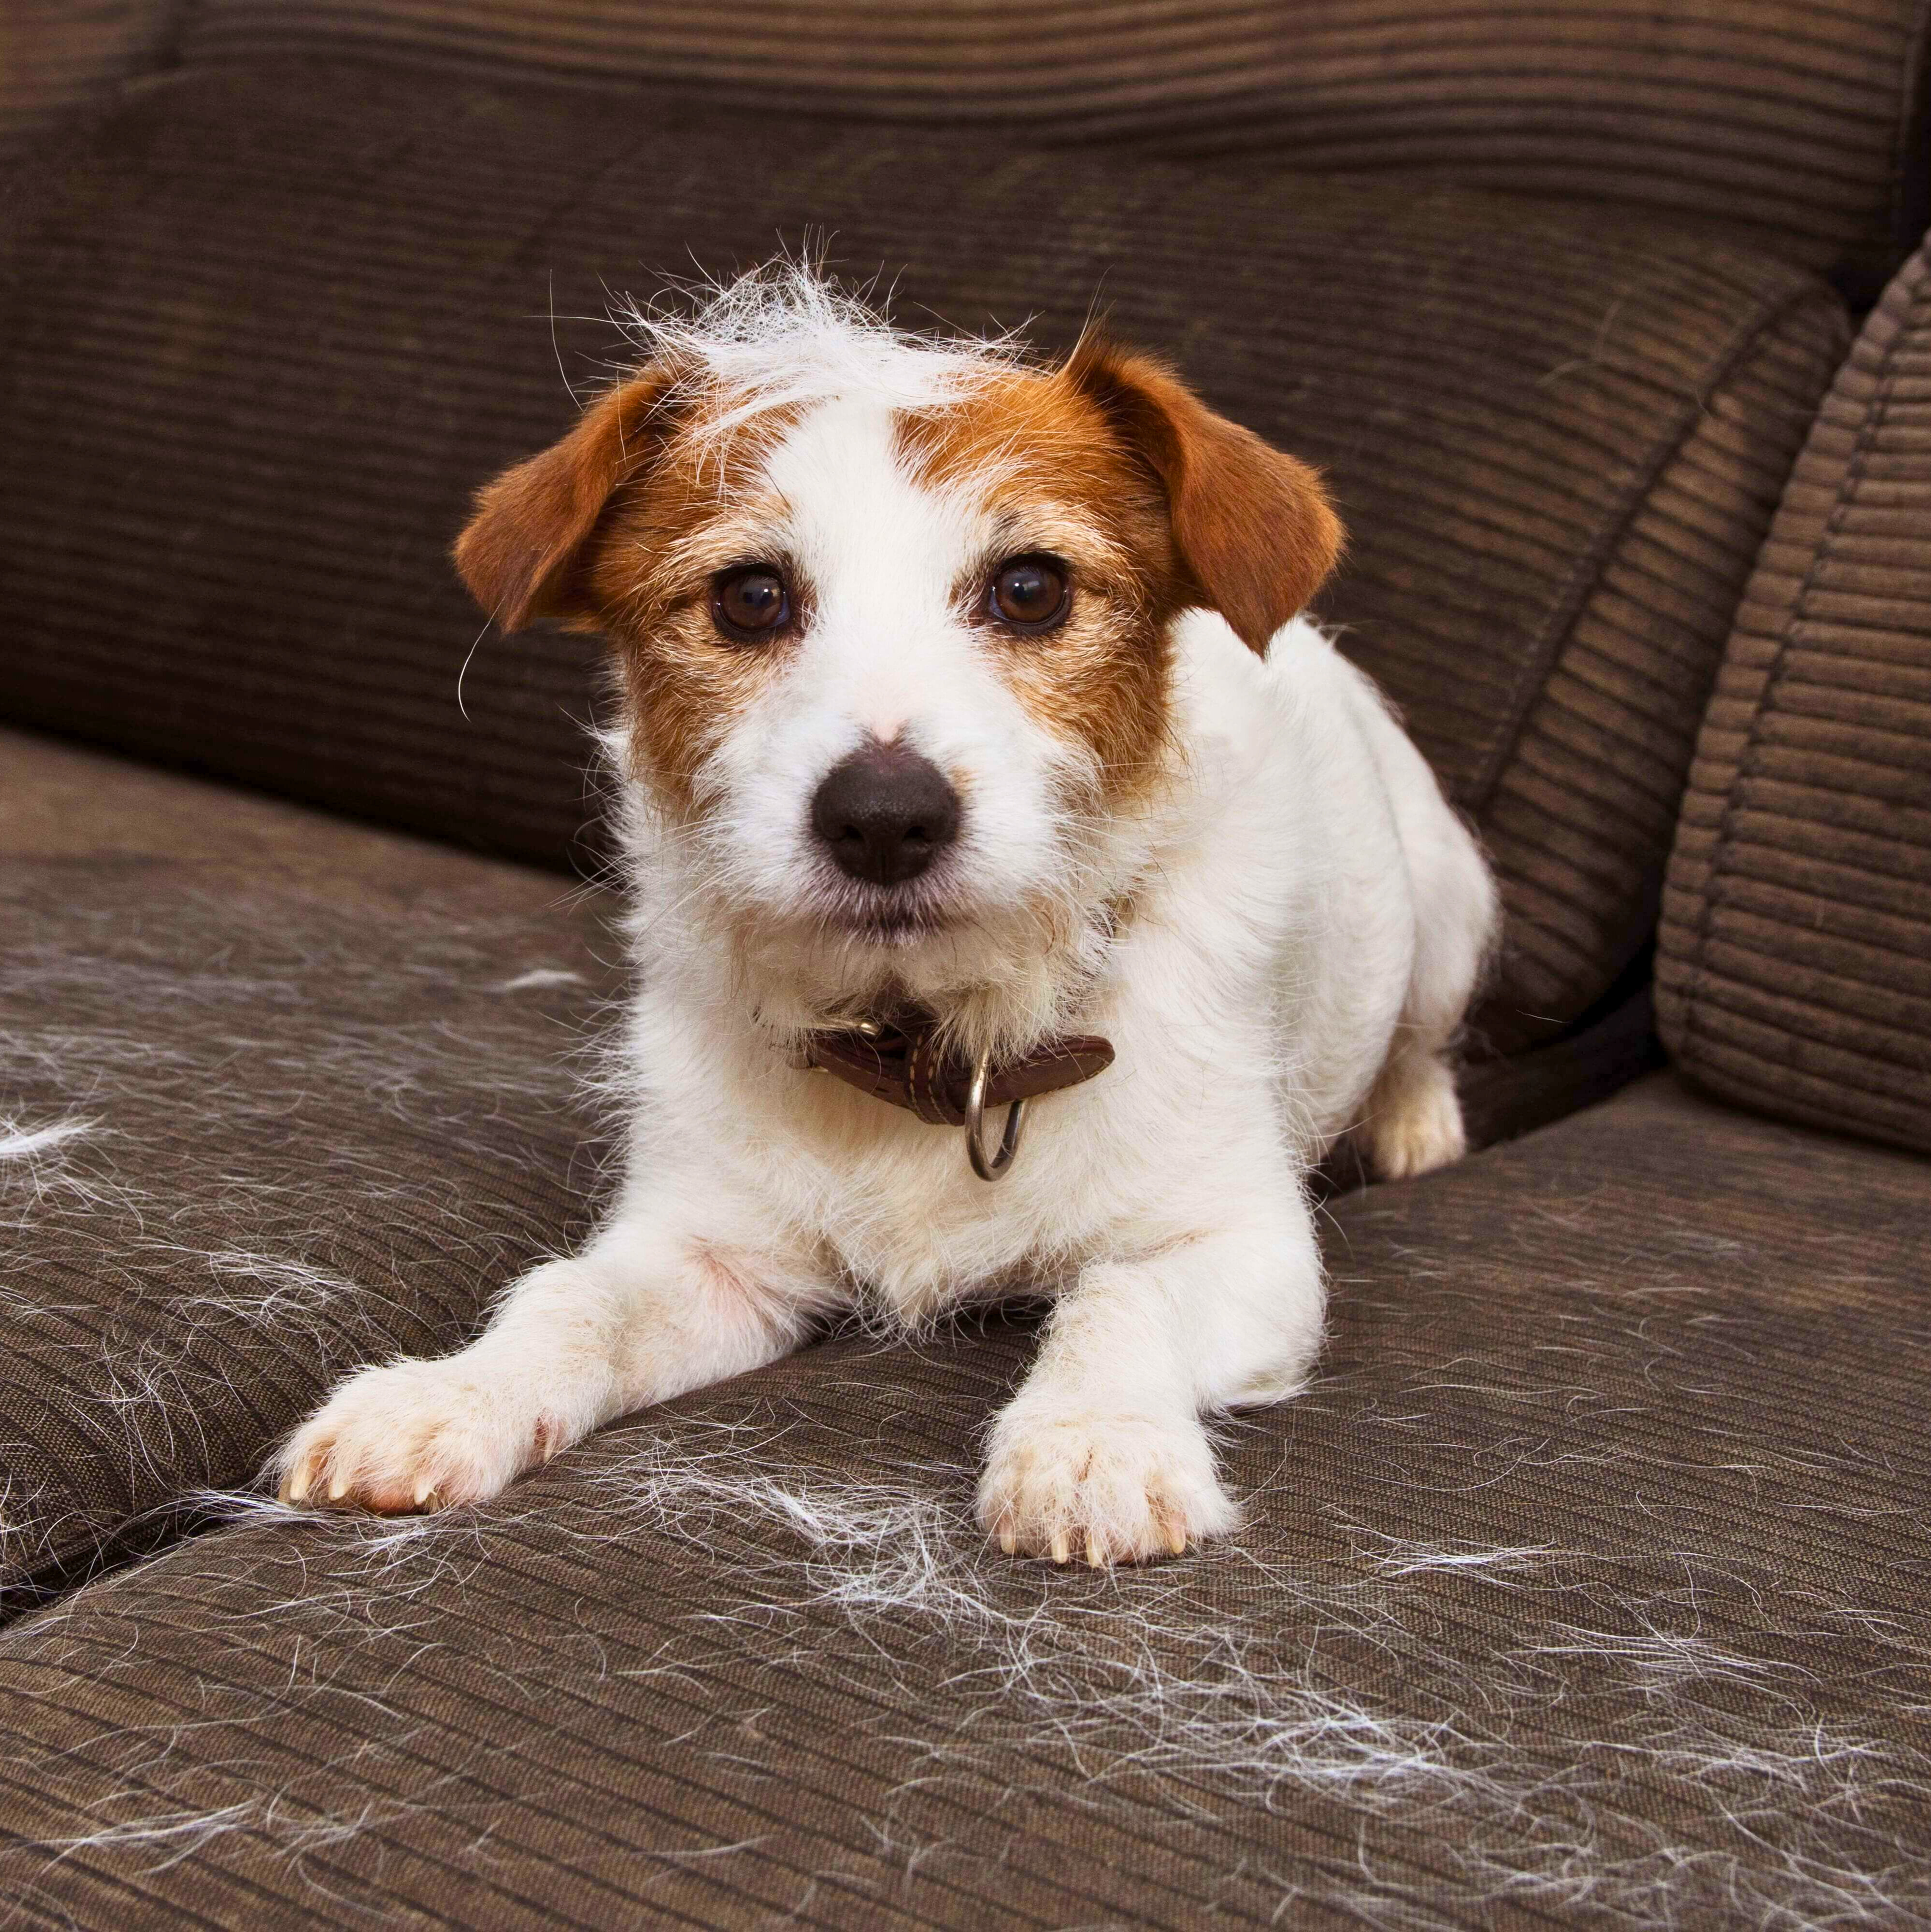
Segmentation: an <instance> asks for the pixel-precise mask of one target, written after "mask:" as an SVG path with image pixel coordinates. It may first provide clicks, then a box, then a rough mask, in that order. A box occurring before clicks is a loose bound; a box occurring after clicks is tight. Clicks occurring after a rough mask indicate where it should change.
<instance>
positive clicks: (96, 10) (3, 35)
mask: <svg viewBox="0 0 1931 1932" xmlns="http://www.w3.org/2000/svg"><path fill="white" fill-rule="evenodd" d="M184 5H185V0H86V4H85V5H77V4H76V0H7V5H5V7H0V157H5V155H6V154H7V153H8V151H9V150H10V149H17V148H24V147H26V145H29V143H31V142H34V141H35V140H37V139H40V138H41V137H42V136H44V133H45V131H46V130H47V129H48V128H49V127H51V126H52V125H53V124H54V123H56V121H59V119H60V118H61V117H62V115H63V114H65V113H71V112H72V111H73V110H76V109H77V108H80V107H84V106H86V104H88V103H89V102H91V101H95V100H98V98H101V96H102V95H105V94H107V93H108V92H111V91H112V90H113V89H114V88H115V87H116V86H118V85H119V83H122V82H123V81H125V80H128V79H129V78H130V77H132V76H134V75H138V74H146V73H149V72H150V71H152V70H153V69H154V68H156V67H158V66H160V65H162V64H163V63H164V62H166V61H167V60H168V59H170V58H172V56H173V52H174V51H175V35H176V31H177V29H178V28H179V26H180V25H181V20H182V11H183V7H184ZM0 165H4V160H0Z"/></svg>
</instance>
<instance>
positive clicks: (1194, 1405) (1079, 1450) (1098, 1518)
mask: <svg viewBox="0 0 1931 1932" xmlns="http://www.w3.org/2000/svg"><path fill="white" fill-rule="evenodd" d="M1322 1301H1323V1289H1322V1283H1321V1271H1320V1256H1319V1254H1318V1253H1317V1249H1316V1246H1315V1241H1314V1227H1313V1223H1312V1221H1311V1217H1310V1216H1309V1214H1308V1209H1307V1208H1306V1205H1305V1202H1303V1201H1302V1198H1301V1196H1300V1194H1299V1190H1297V1189H1296V1187H1295V1185H1294V1183H1293V1179H1292V1178H1291V1177H1290V1176H1287V1175H1283V1176H1282V1177H1281V1187H1280V1190H1279V1195H1278V1198H1275V1199H1263V1200H1260V1201H1258V1202H1256V1203H1255V1211H1254V1214H1253V1217H1252V1218H1251V1220H1248V1222H1247V1223H1246V1224H1245V1225H1244V1226H1240V1225H1237V1226H1234V1227H1233V1228H1230V1229H1227V1230H1225V1231H1224V1232H1218V1233H1215V1234H1212V1235H1197V1236H1195V1237H1194V1238H1191V1239H1183V1240H1179V1241H1175V1242H1173V1244H1171V1245H1169V1246H1167V1247H1162V1248H1161V1249H1159V1250H1156V1251H1155V1252H1154V1253H1152V1254H1149V1255H1147V1256H1143V1257H1142V1258H1140V1259H1135V1260H1131V1261H1111V1262H1102V1263H1099V1264H1097V1265H1094V1266H1092V1267H1089V1268H1087V1269H1086V1271H1085V1272H1084V1273H1083V1274H1082V1275H1081V1276H1080V1278H1079V1280H1078V1281H1077V1283H1075V1285H1074V1286H1073V1287H1072V1289H1071V1290H1069V1291H1068V1293H1067V1294H1066V1295H1064V1296H1063V1297H1062V1298H1061V1300H1060V1301H1059V1304H1058V1306H1057V1307H1056V1308H1055V1310H1054V1311H1053V1318H1052V1320H1051V1322H1050V1325H1049V1327H1048V1328H1047V1335H1046V1340H1045V1342H1044V1345H1043V1346H1041V1350H1040V1353H1039V1358H1038V1361H1037V1362H1036V1363H1035V1365H1034V1367H1033V1370H1032V1374H1031V1375H1030V1376H1028V1377H1027V1379H1026V1382H1025V1385H1024V1386H1023V1388H1021V1389H1020V1392H1019V1394H1018V1395H1017V1397H1014V1400H1013V1401H1012V1403H1011V1404H1010V1406H1008V1408H1007V1409H1005V1412H1004V1413H1003V1414H1002V1415H1001V1416H1000V1417H999V1420H998V1421H997V1422H996V1424H995V1425H994V1426H993V1433H992V1438H991V1441H990V1444H989V1445H988V1451H987V1460H986V1470H985V1474H984V1477H983V1478H981V1482H980V1484H979V1519H980V1521H981V1523H983V1524H984V1526H985V1527H986V1529H987V1530H988V1532H990V1533H991V1534H992V1535H995V1536H996V1537H997V1538H999V1542H1000V1544H1001V1546H1002V1547H1003V1548H1004V1549H1005V1550H1007V1551H1008V1553H1013V1552H1015V1551H1023V1552H1025V1553H1028V1554H1029V1555H1035V1556H1051V1557H1052V1558H1053V1560H1054V1561H1055V1562H1062V1563H1063V1562H1065V1561H1066V1560H1067V1559H1068V1557H1069V1556H1083V1557H1084V1558H1085V1559H1086V1561H1087V1562H1089V1563H1091V1564H1093V1565H1095V1566H1098V1565H1104V1564H1109V1563H1115V1562H1137V1561H1139V1560H1140V1559H1143V1558H1145V1557H1149V1556H1159V1555H1161V1554H1163V1553H1167V1552H1172V1553H1175V1554H1176V1555H1177V1554H1178V1553H1179V1552H1180V1551H1182V1550H1185V1548H1186V1547H1187V1546H1188V1544H1190V1543H1192V1542H1197V1541H1200V1540H1201V1539H1202V1538H1206V1537H1210V1536H1215V1535H1221V1534H1222V1533H1224V1532H1226V1531H1227V1530H1229V1529H1232V1528H1233V1526H1235V1524H1236V1522H1237V1521H1238V1520H1239V1512H1238V1511H1236V1508H1235V1507H1234V1505H1233V1502H1232V1501H1231V1499H1230V1498H1229V1497H1228V1496H1227V1492H1226V1491H1225V1490H1224V1489H1223V1488H1222V1487H1221V1484H1220V1480H1219V1478H1218V1476H1217V1475H1215V1470H1214V1457H1213V1451H1212V1446H1211V1445H1210V1444H1209V1442H1208V1439H1207V1433H1206V1429H1205V1427H1203V1424H1202V1422H1201V1420H1200V1418H1201V1415H1202V1414H1203V1412H1207V1413H1212V1412H1215V1411H1217V1410H1222V1409H1230V1408H1233V1407H1235V1406H1237V1405H1240V1404H1243V1403H1259V1402H1271V1401H1275V1400H1278V1399H1279V1398H1280V1397H1283V1396H1284V1395H1287V1394H1291V1393H1292V1392H1293V1390H1294V1389H1295V1388H1296V1387H1297V1386H1298V1385H1299V1381H1300V1379H1301V1376H1302V1373H1304V1371H1305V1370H1306V1368H1307V1366H1308V1364H1309V1362H1310V1361H1312V1359H1313V1358H1314V1352H1315V1351H1316V1349H1317V1347H1318V1346H1319V1344H1320V1328H1321V1309H1322Z"/></svg>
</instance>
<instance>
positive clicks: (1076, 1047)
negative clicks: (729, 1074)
mask: <svg viewBox="0 0 1931 1932" xmlns="http://www.w3.org/2000/svg"><path fill="white" fill-rule="evenodd" d="M804 1057H805V1064H806V1066H807V1067H818V1068H821V1070H823V1071H824V1072H825V1073H830V1074H832V1075H834V1076H836V1078H837V1079H840V1080H842V1081H844V1082H845V1083H846V1084H847V1085H849V1086H852V1087H855V1088H857V1089H858V1091H860V1093H861V1094H870V1095H871V1096H872V1098H873V1099H874V1100H889V1101H890V1103H892V1105H893V1106H895V1107H903V1108H905V1109H908V1111H909V1112H912V1113H914V1114H916V1115H917V1116H918V1117H919V1118H920V1120H921V1121H926V1122H929V1124H931V1125H932V1126H933V1127H964V1126H965V1125H966V1124H967V1115H968V1112H969V1107H970V1103H971V1100H972V1087H973V1082H974V1079H975V1075H976V1074H977V1073H978V1069H977V1068H976V1067H975V1065H974V1064H973V1062H972V1061H970V1060H969V1059H968V1058H966V1057H965V1055H964V1054H962V1053H961V1052H959V1049H957V1048H956V1046H955V1047H949V1048H948V1047H942V1046H941V1045H940V1043H939V1038H938V1022H936V1021H935V1020H933V1019H931V1018H930V1017H929V1016H927V1015H925V1014H923V1013H897V1014H894V1015H893V1017H892V1019H890V1021H889V1022H866V1023H865V1024H864V1025H860V1026H856V1027H852V1028H846V1029H844V1030H842V1031H835V1032H829V1033H815V1034H812V1035H811V1036H810V1037H809V1039H808V1040H806V1043H805V1049H804ZM1112 1064H1113V1045H1112V1043H1111V1042H1110V1041H1108V1040H1101V1039H1099V1038H1098V1037H1095V1035H1093V1034H1062V1035H1060V1036H1059V1037H1058V1038H1057V1039H1054V1040H1047V1041H1045V1042H1044V1043H1042V1044H1041V1045H1040V1046H1036V1047H1035V1048H1034V1049H1033V1050H1032V1052H1030V1053H1028V1054H1024V1055H1021V1056H1020V1058H1018V1059H1017V1060H1010V1061H1006V1062H1005V1064H1003V1065H1002V1066H1000V1067H996V1068H995V1067H988V1068H987V1072H986V1076H985V1091H984V1094H983V1096H982V1097H981V1106H984V1107H1003V1106H1007V1105H1008V1103H1013V1102H1017V1101H1024V1100H1035V1099H1036V1098H1037V1097H1038V1096H1039V1095H1041V1094H1056V1093H1057V1092H1059V1090H1060V1089H1061V1088H1062V1087H1077V1086H1078V1085H1080V1083H1081V1082H1083V1081H1086V1080H1090V1079H1092V1078H1093V1077H1094V1076H1095V1074H1099V1073H1105V1071H1106V1070H1107V1068H1108V1067H1110V1066H1111V1065H1112Z"/></svg>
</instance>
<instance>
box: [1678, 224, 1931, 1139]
mask: <svg viewBox="0 0 1931 1932" xmlns="http://www.w3.org/2000/svg"><path fill="white" fill-rule="evenodd" d="M1656 991H1657V1010H1658V1014H1659V1019H1660V1021H1661V1024H1662V1031H1663V1036H1664V1039H1665V1041H1666V1043H1668V1046H1669V1047H1670V1049H1671V1052H1673V1053H1674V1055H1676V1057H1677V1060H1678V1061H1679V1062H1680V1064H1682V1066H1683V1067H1684V1068H1685V1070H1686V1071H1687V1072H1689V1073H1690V1074H1692V1076H1694V1077H1695V1079H1698V1080H1699V1081H1701V1082H1702V1083H1703V1084H1704V1085H1705V1086H1707V1087H1709V1088H1711V1089H1713V1091H1716V1092H1717V1093H1719V1094H1722V1095H1724V1096H1725V1097H1727V1098H1729V1099H1731V1100H1737V1101H1740V1102H1743V1103H1745V1104H1746V1105H1749V1106H1756V1107H1760V1108H1762V1109H1764V1110H1766V1111H1767V1112H1772V1113H1776V1114H1781V1115H1786V1116H1788V1117H1789V1118H1793V1119H1797V1120H1801V1121H1810V1122H1813V1123H1815V1124H1818V1125H1821V1126H1825V1127H1839V1128H1842V1129H1845V1130H1848V1131H1850V1132H1852V1133H1863V1134H1869V1135H1873V1136H1878V1137H1879V1138H1881V1139H1886V1140H1891V1141H1896V1142H1900V1143H1901V1144H1902V1145H1905V1146H1907V1147H1914V1148H1923V1149H1925V1150H1926V1151H1931V244H1927V245H1926V248H1924V249H1923V250H1920V252H1919V253H1918V254H1917V256H1916V257H1914V259H1913V260H1912V261H1911V263H1909V265H1908V266H1907V267H1906V268H1905V269H1904V270H1903V272H1902V273H1901V274H1900V275H1899V277H1898V278H1897V280H1896V281H1895V282H1894V283H1893V284H1892V286H1891V287H1890V290H1888V291H1887V293H1886V294H1885V296H1884V300H1883V302H1881V304H1880V305H1879V306H1878V309H1877V311H1876V312H1875V314H1873V315H1872V317H1871V319H1870V320H1869V323H1868V324H1867V325H1866V327H1865V329H1864V331H1863V334H1862V335H1860V337H1859V338H1858V341H1857V345H1856V347H1855V349H1854V350H1853V351H1852V353H1851V358H1850V360H1849V362H1848V363H1847V364H1846V365H1845V368H1844V369H1843V370H1842V372H1841V374H1839V376H1838V378H1837V380H1836V384H1835V386H1833V389H1832V390H1831V392H1830V397H1829V399H1828V401H1827V402H1826V403H1825V404H1824V410H1823V412H1822V413H1821V416H1819V417H1818V421H1817V423H1816V425H1815V428H1813V429H1812V431H1811V434H1810V439H1809V443H1808V444H1807V446H1806V448H1805V449H1804V452H1803V455H1802V457H1801V458H1800V459H1799V460H1798V463H1797V468H1796V470H1795V472H1794V474H1793V475H1792V476H1791V481H1790V487H1789V488H1788V491H1787V492H1786V493H1785V499H1784V503H1783V507H1782V508H1781V509H1780V510H1779V511H1778V513H1777V517H1776V523H1775V525H1774V526H1773V529H1772V531H1771V533H1770V541H1768V543H1767V544H1765V546H1764V553H1763V556H1762V559H1761V561H1760V562H1759V563H1758V566H1757V569H1756V572H1755V576H1754V577H1752V580H1751V583H1750V588H1749V595H1747V596H1746V598H1745V599H1744V601H1743V607H1742V610H1740V613H1739V614H1738V618H1737V628H1736V632H1735V634H1734V636H1733V637H1731V640H1730V646H1729V652H1728V656H1727V657H1726V658H1725V661H1724V664H1723V669H1722V674H1721V676H1720V678H1719V682H1718V684H1717V687H1716V694H1715V695H1714V696H1713V698H1712V699H1711V701H1710V710H1709V715H1708V716H1707V718H1706V719H1705V720H1704V727H1703V733H1702V736H1701V739H1700V740H1699V742H1698V745H1697V751H1696V760H1695V765H1694V766H1693V767H1692V772H1691V777H1690V784H1689V792H1688V794H1687V796H1686V798H1685V799H1684V802H1683V819H1682V823H1681V826H1680V828H1679V829H1678V832H1677V841H1676V850H1675V853H1674V856H1673V857H1672V859H1671V864H1670V870H1669V881H1668V892H1667V893H1666V895H1665V901H1664V909H1663V919H1662V934H1661V942H1660V950H1659V959H1658V962H1657V968H1656Z"/></svg>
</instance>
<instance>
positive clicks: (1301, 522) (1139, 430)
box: [1062, 329, 1342, 657]
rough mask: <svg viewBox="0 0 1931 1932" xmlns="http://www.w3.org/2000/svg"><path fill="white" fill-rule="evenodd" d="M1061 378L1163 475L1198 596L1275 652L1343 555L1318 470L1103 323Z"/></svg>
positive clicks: (1250, 641)
mask: <svg viewBox="0 0 1931 1932" xmlns="http://www.w3.org/2000/svg"><path fill="white" fill-rule="evenodd" d="M1062 374H1063V375H1064V377H1065V380H1067V381H1068V382H1069V383H1071V384H1072V386H1074V388H1075V389H1077V390H1078V391H1080V393H1081V394H1082V395H1085V396H1086V397H1087V398H1089V399H1090V400H1091V401H1093V402H1094V403H1095V404H1098V406H1099V407H1100V409H1101V411H1102V413H1104V415H1105V416H1106V418H1107V421H1108V422H1109V423H1110V424H1111V425H1112V426H1113V429H1114V431H1115V432H1116V434H1118V435H1119V437H1122V440H1124V441H1125V443H1127V445H1128V447H1129V448H1130V449H1131V450H1132V451H1133V452H1134V454H1135V455H1137V456H1138V457H1139V458H1140V460H1141V461H1142V462H1143V463H1145V464H1146V466H1147V467H1148V468H1149V469H1151V470H1152V472H1153V473H1154V475H1155V476H1156V477H1158V479H1159V481H1160V484H1161V487H1162V488H1163V489H1164V490H1165V491H1166V493H1167V514H1168V515H1169V517H1170V519H1171V520H1172V523H1173V541H1174V543H1175V544H1176V547H1178V549H1179V552H1180V555H1181V558H1182V561H1183V562H1185V565H1186V567H1187V570H1188V574H1189V575H1190V576H1191V577H1192V579H1193V586H1192V587H1193V589H1195V590H1196V591H1197V592H1198V594H1199V600H1200V601H1201V602H1202V603H1203V604H1208V605H1209V606H1210V607H1212V608H1213V609H1215V610H1218V611H1219V612H1220V613H1221V616H1224V618H1226V619H1227V622H1229V623H1230V625H1233V628H1234V630H1235V631H1236V634H1238V635H1239V637H1240V639H1241V640H1242V643H1245V644H1246V645H1247V646H1248V647H1249V648H1250V649H1252V650H1254V651H1255V652H1258V653H1259V654H1260V655H1262V656H1263V657H1264V656H1266V654H1267V645H1268V640H1269V638H1271V637H1272V636H1273V635H1274V634H1275V631H1278V629H1280V628H1281V625H1283V624H1284V623H1286V622H1287V620H1288V619H1289V618H1290V617H1292V616H1294V615H1295V613H1296V612H1297V611H1299V610H1300V609H1301V607H1302V606H1303V605H1304V604H1305V603H1306V602H1307V601H1308V598H1310V597H1311V596H1313V595H1314V592H1316V591H1317V589H1320V586H1321V584H1322V583H1323V580H1325V579H1326V577H1327V574H1328V573H1329V571H1331V570H1332V569H1333V568H1334V567H1335V562H1336V561H1337V560H1338V559H1339V557H1340V556H1341V543H1342V531H1341V519H1340V518H1339V517H1337V516H1336V515H1335V512H1334V509H1333V507H1332V505H1330V504H1329V501H1328V496H1327V492H1326V490H1324V489H1323V487H1321V478H1320V472H1318V471H1317V470H1314V469H1311V468H1309V466H1308V465H1307V464H1306V463H1301V462H1297V461H1296V460H1295V458H1293V457H1291V456H1286V455H1283V454H1282V453H1281V452H1280V451H1279V450H1278V449H1275V448H1273V447H1272V445H1270V444H1268V443H1263V442H1262V440H1260V437H1257V436H1256V435H1255V434H1254V432H1253V431H1251V430H1246V429H1243V428H1241V426H1240V425H1239V424H1238V423H1233V422H1228V420H1227V418H1226V417H1225V416H1216V415H1215V413H1214V412H1213V411H1212V410H1210V409H1209V408H1208V407H1207V406H1206V404H1205V403H1203V402H1202V401H1201V400H1200V398H1199V397H1198V396H1197V395H1194V392H1193V391H1192V390H1191V389H1188V386H1186V384H1185V383H1183V382H1182V381H1181V380H1180V379H1179V377H1178V376H1176V375H1175V374H1174V373H1173V371H1172V370H1170V369H1169V368H1167V366H1166V365H1164V363H1162V362H1158V361H1157V360H1156V359H1155V358H1154V357H1152V356H1143V355H1141V354H1140V353H1139V352H1138V351H1137V350H1129V349H1123V348H1122V347H1120V345H1119V344H1117V343H1116V342H1113V341H1110V340H1109V339H1108V338H1107V337H1105V336H1104V335H1100V334H1098V333H1097V332H1095V331H1092V330H1090V329H1089V331H1088V332H1086V335H1083V336H1082V337H1081V338H1080V344H1079V346H1078V347H1077V348H1076V349H1075V350H1074V351H1073V353H1072V355H1071V357H1069V358H1068V361H1067V363H1066V366H1065V370H1064V371H1063V372H1062Z"/></svg>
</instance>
